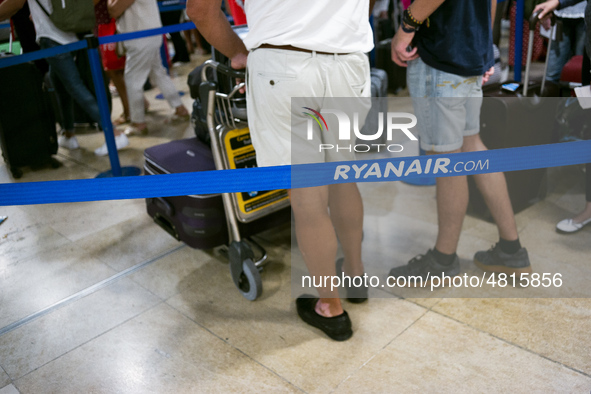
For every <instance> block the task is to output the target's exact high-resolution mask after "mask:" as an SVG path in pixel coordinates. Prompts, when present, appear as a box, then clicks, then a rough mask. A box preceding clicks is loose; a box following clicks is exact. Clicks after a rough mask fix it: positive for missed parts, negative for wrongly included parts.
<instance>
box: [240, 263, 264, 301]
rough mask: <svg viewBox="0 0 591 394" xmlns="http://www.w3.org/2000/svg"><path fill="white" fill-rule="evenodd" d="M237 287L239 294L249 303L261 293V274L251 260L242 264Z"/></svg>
mask: <svg viewBox="0 0 591 394" xmlns="http://www.w3.org/2000/svg"><path fill="white" fill-rule="evenodd" d="M237 287H238V291H240V294H242V296H243V297H244V298H246V299H247V300H249V301H254V300H256V299H257V298H258V297H260V295H261V294H262V293H263V280H262V279H261V274H260V272H259V270H258V268H257V267H256V265H255V264H254V263H253V261H252V260H251V259H246V260H244V261H243V262H242V272H241V273H240V279H239V281H238V284H237Z"/></svg>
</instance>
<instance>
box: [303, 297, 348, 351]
mask: <svg viewBox="0 0 591 394" xmlns="http://www.w3.org/2000/svg"><path fill="white" fill-rule="evenodd" d="M316 303H318V298H317V297H313V296H311V295H309V294H304V295H302V296H300V297H298V299H297V300H296V307H297V310H298V315H299V316H300V318H301V319H302V320H303V321H305V322H306V323H308V324H309V325H311V326H312V327H316V328H318V329H320V330H322V331H323V332H324V333H325V334H326V335H328V336H329V337H330V338H331V339H334V340H335V341H346V340H347V339H349V338H351V336H352V335H353V330H352V329H351V319H349V315H348V314H347V312H346V311H344V312H343V313H341V314H340V315H338V316H333V317H324V316H321V315H319V314H318V313H316V310H315V308H316Z"/></svg>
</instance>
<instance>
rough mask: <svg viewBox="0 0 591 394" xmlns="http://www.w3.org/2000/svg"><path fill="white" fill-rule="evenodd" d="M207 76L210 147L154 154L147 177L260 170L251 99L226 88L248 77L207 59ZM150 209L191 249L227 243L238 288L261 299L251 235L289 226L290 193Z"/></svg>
mask: <svg viewBox="0 0 591 394" xmlns="http://www.w3.org/2000/svg"><path fill="white" fill-rule="evenodd" d="M212 70H213V71H214V72H213V73H212V72H211V71H212ZM208 71H209V72H208ZM202 77H203V78H202V81H203V82H202V83H201V85H200V86H199V98H200V99H201V102H202V104H203V107H204V109H206V113H207V115H206V120H207V126H208V131H209V136H210V143H211V148H209V146H207V144H206V143H204V142H202V141H199V139H198V138H190V139H186V140H178V141H171V142H169V143H167V144H163V145H159V146H156V147H151V148H148V149H146V152H145V154H144V155H145V159H146V164H145V167H144V168H145V172H146V173H147V174H159V173H171V172H173V173H174V172H187V171H207V170H226V169H237V168H250V167H256V154H255V151H254V147H253V146H252V144H251V140H250V132H249V129H248V125H247V122H246V98H244V97H243V95H242V94H239V91H240V89H241V88H242V87H243V86H244V84H243V83H242V84H237V85H236V84H234V83H233V85H234V86H233V87H231V88H229V93H225V92H224V90H226V89H227V86H225V85H226V84H224V82H227V81H234V79H235V78H244V72H242V71H237V70H233V69H231V68H230V67H228V66H227V65H225V64H221V63H219V62H216V61H213V60H208V61H207V62H205V64H204V65H203V68H202ZM218 81H220V83H218ZM221 84H224V86H221ZM226 91H227V90H226ZM147 205H148V213H149V214H150V216H152V217H153V218H154V221H155V222H156V223H157V224H158V225H160V226H161V227H162V228H163V229H165V230H166V231H167V232H168V233H169V234H171V235H172V236H173V237H175V238H176V239H177V240H179V241H183V242H185V243H186V244H187V245H189V246H190V247H193V248H198V249H209V248H213V247H217V246H221V245H228V258H229V261H230V274H231V276H232V280H233V281H234V284H235V285H236V287H237V288H238V290H239V291H240V293H241V294H242V295H243V296H244V297H245V298H246V299H248V300H250V301H254V300H255V299H257V298H258V297H259V296H260V295H261V293H262V289H263V285H262V280H261V275H260V271H261V270H262V267H263V265H264V263H266V261H267V253H266V251H265V250H264V248H263V247H262V246H260V245H258V244H257V243H256V242H255V241H254V240H252V239H250V238H248V237H250V236H252V235H254V234H256V233H259V232H261V231H264V230H267V229H269V228H273V227H275V226H277V225H279V224H282V223H286V222H288V221H289V220H291V209H290V206H289V199H288V194H287V190H265V191H248V192H242V193H222V194H221V195H219V194H218V195H196V196H181V197H161V198H153V199H148V200H147Z"/></svg>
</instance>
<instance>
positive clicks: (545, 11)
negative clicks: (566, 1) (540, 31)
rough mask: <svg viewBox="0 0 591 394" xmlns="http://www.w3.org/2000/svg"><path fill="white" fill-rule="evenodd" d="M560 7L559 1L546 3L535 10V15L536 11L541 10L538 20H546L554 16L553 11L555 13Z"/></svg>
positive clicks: (550, 0) (549, 0)
mask: <svg viewBox="0 0 591 394" xmlns="http://www.w3.org/2000/svg"><path fill="white" fill-rule="evenodd" d="M558 5H559V2H558V0H548V1H546V2H544V3H541V4H538V5H537V6H536V7H535V8H534V12H533V13H534V14H535V13H536V11H538V10H541V11H542V12H540V15H538V19H540V20H544V19H545V18H548V17H549V16H550V15H551V14H552V11H554V10H555V9H557V8H558Z"/></svg>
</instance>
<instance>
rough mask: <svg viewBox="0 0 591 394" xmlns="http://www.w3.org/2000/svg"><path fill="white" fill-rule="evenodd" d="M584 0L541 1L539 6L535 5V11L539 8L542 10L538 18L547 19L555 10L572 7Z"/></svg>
mask: <svg viewBox="0 0 591 394" xmlns="http://www.w3.org/2000/svg"><path fill="white" fill-rule="evenodd" d="M583 1H584V0H548V1H546V2H544V3H540V4H538V5H537V6H535V8H534V13H535V12H536V11H538V10H541V11H542V12H541V13H540V15H539V16H538V18H539V19H545V18H548V17H550V14H552V12H553V11H555V10H559V9H561V8H566V7H570V6H571V5H575V4H578V3H581V2H583Z"/></svg>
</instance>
